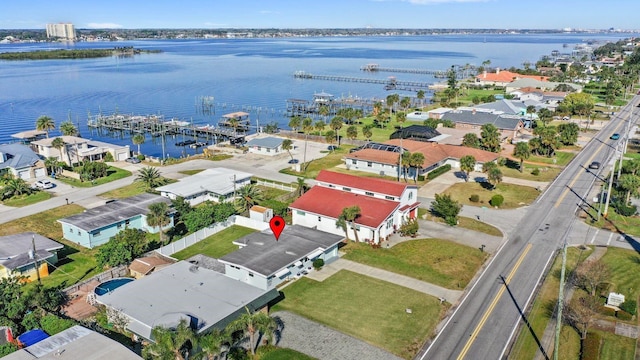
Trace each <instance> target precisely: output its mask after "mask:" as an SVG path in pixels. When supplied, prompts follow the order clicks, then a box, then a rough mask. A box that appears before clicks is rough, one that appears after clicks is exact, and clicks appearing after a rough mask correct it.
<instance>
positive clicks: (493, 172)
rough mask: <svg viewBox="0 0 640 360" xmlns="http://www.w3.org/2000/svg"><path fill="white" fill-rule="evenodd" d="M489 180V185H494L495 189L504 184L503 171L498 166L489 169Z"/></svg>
mask: <svg viewBox="0 0 640 360" xmlns="http://www.w3.org/2000/svg"><path fill="white" fill-rule="evenodd" d="M487 180H489V183H490V184H491V185H493V188H494V189H495V188H496V186H498V184H500V183H501V182H502V171H500V168H498V166H494V167H492V168H491V169H489V171H488V172H487Z"/></svg>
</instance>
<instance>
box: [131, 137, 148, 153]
mask: <svg viewBox="0 0 640 360" xmlns="http://www.w3.org/2000/svg"><path fill="white" fill-rule="evenodd" d="M144 140H145V138H144V135H142V134H136V135H135V136H134V137H132V138H131V141H132V142H133V144H134V145H138V155H140V145H142V144H144Z"/></svg>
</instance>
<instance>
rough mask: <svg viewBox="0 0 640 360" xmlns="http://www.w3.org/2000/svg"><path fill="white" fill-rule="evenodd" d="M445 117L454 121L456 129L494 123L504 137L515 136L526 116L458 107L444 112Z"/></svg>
mask: <svg viewBox="0 0 640 360" xmlns="http://www.w3.org/2000/svg"><path fill="white" fill-rule="evenodd" d="M442 118H443V119H445V120H450V121H453V122H454V123H455V124H456V129H480V128H481V127H482V125H484V124H493V125H494V126H495V127H497V128H498V130H500V136H501V137H502V138H505V139H506V138H513V137H515V136H517V134H518V132H519V131H520V130H521V129H522V128H523V127H524V124H525V121H526V120H527V119H526V116H522V115H507V114H504V113H503V112H501V111H495V110H492V109H483V108H478V109H457V110H454V111H449V112H448V113H446V114H444V115H443V117H442Z"/></svg>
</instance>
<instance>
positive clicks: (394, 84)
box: [293, 71, 431, 90]
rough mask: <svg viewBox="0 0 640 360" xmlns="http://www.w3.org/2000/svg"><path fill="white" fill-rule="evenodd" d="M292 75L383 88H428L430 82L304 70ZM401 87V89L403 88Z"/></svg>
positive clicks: (298, 77) (299, 77) (300, 77)
mask: <svg viewBox="0 0 640 360" xmlns="http://www.w3.org/2000/svg"><path fill="white" fill-rule="evenodd" d="M293 77H295V78H297V79H312V80H329V81H346V82H359V83H369V84H381V85H385V89H387V90H392V89H396V88H398V87H403V88H404V89H422V90H425V89H429V85H431V84H430V83H426V82H420V81H402V80H397V79H396V78H395V77H393V76H390V77H389V78H388V79H369V78H359V77H351V76H338V75H314V74H311V73H308V72H304V71H296V72H295V73H293ZM404 89H403V90H404Z"/></svg>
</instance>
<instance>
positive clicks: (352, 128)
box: [347, 125, 358, 140]
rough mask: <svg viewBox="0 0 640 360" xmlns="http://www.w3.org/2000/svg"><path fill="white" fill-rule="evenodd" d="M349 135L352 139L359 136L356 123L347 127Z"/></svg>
mask: <svg viewBox="0 0 640 360" xmlns="http://www.w3.org/2000/svg"><path fill="white" fill-rule="evenodd" d="M347 137H348V138H349V139H351V140H355V139H356V138H357V137H358V128H357V127H356V126H355V125H351V126H349V127H348V128H347Z"/></svg>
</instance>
